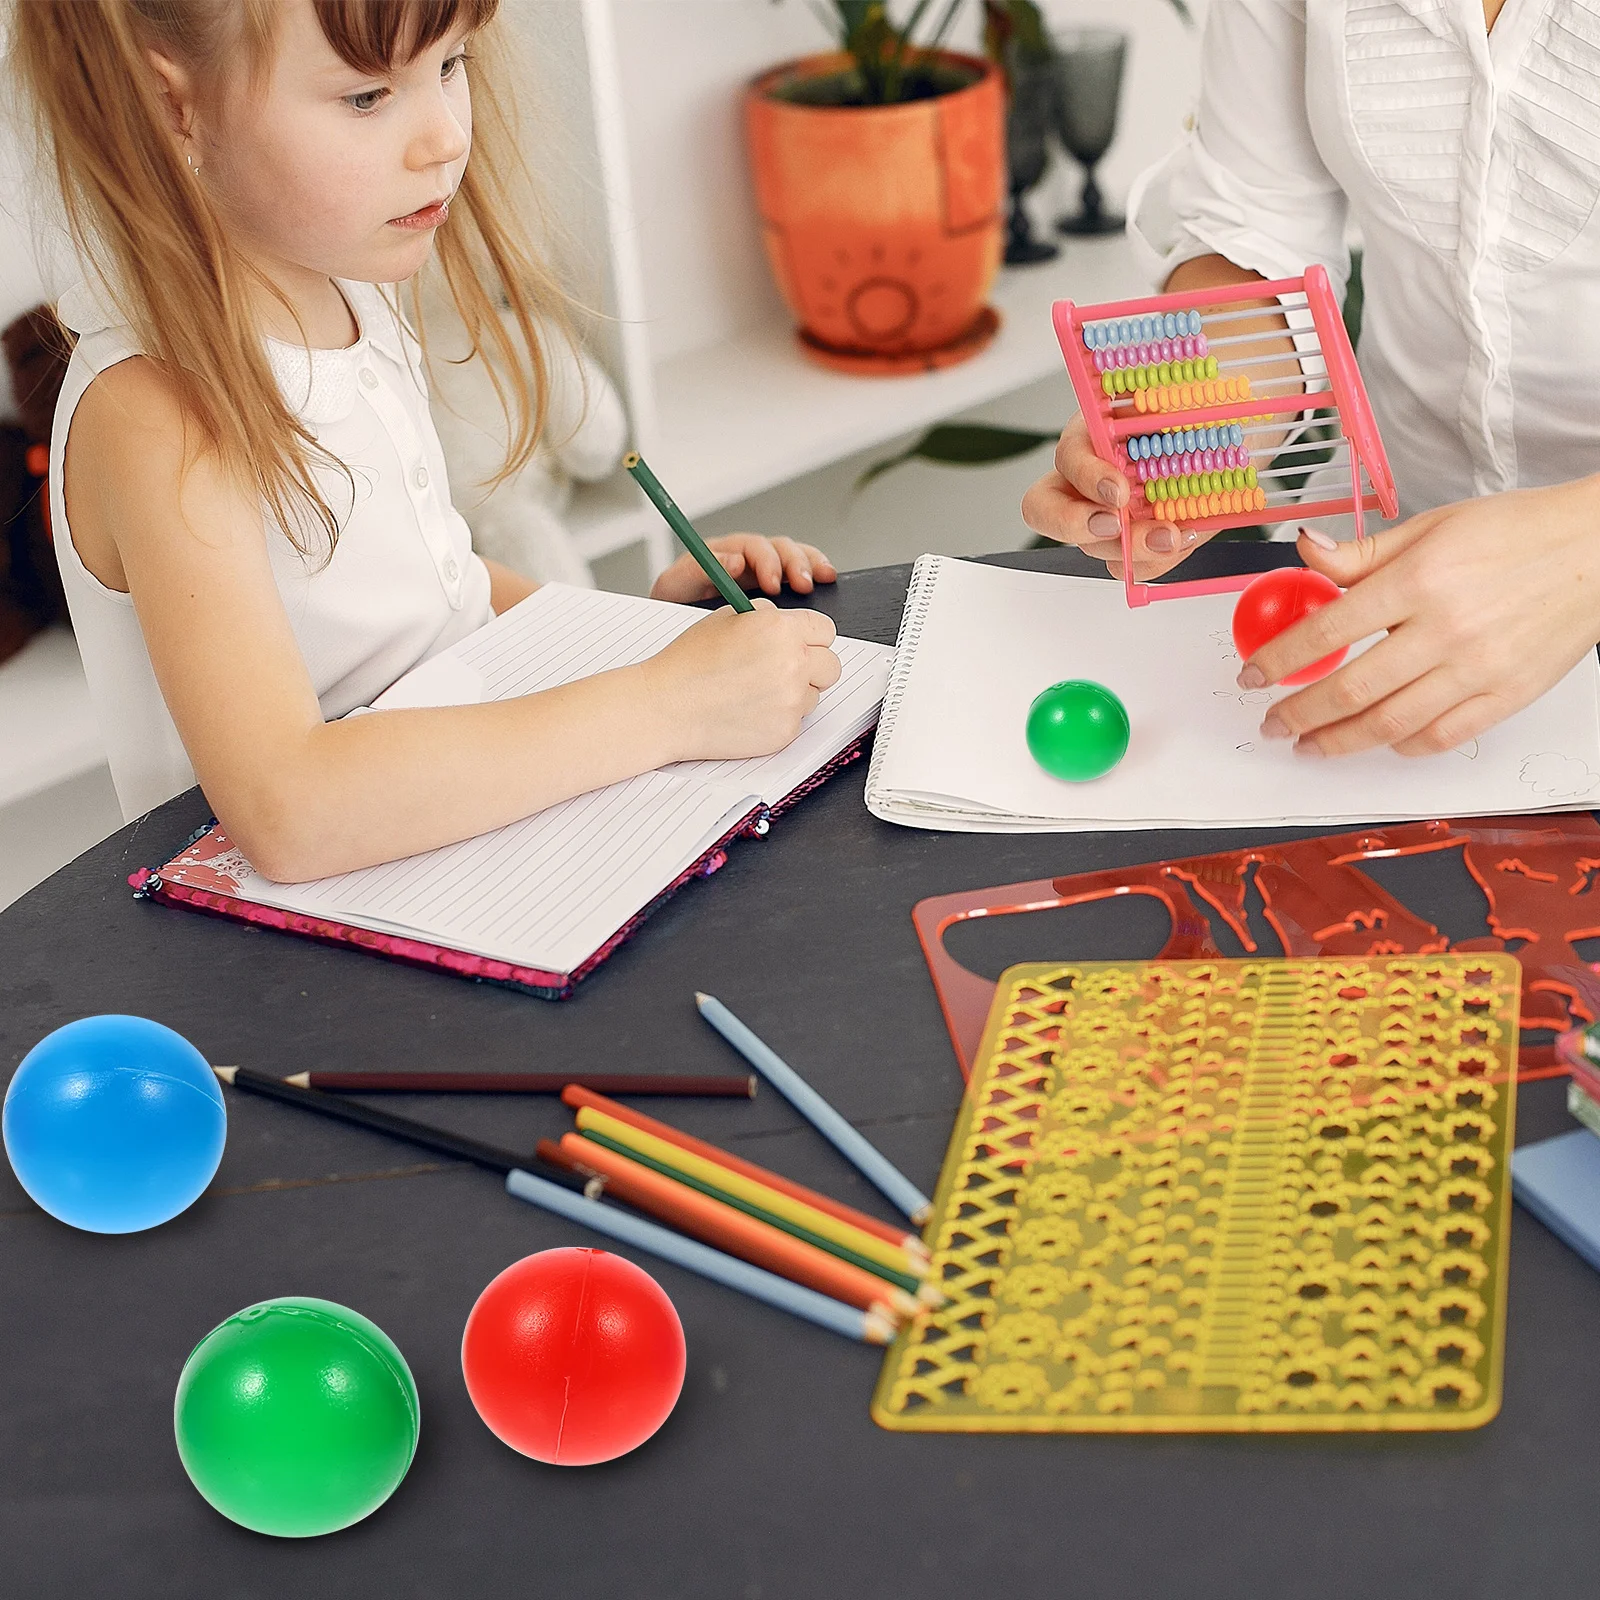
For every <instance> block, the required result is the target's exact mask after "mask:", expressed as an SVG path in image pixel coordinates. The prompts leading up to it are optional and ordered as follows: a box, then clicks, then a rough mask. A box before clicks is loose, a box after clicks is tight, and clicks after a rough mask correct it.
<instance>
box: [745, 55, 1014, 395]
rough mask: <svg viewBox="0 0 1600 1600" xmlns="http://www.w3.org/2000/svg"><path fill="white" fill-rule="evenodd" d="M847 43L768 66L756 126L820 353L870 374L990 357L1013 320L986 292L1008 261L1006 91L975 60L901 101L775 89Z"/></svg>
mask: <svg viewBox="0 0 1600 1600" xmlns="http://www.w3.org/2000/svg"><path fill="white" fill-rule="evenodd" d="M849 59H850V58H849V57H848V56H845V55H842V54H840V55H826V56H811V57H807V58H806V59H804V60H801V61H791V62H787V63H785V64H784V65H783V66H780V67H775V68H773V69H772V70H771V71H770V72H766V73H763V74H762V75H761V76H760V77H759V78H757V79H756V80H755V82H754V83H753V84H751V85H750V88H749V90H748V91H747V93H746V96H745V126H746V131H747V133H748V136H749V143H750V161H751V167H752V170H753V173H754V177H755V186H756V196H757V200H758V203H759V206H760V210H761V221H762V231H763V235H764V238H765V242H766V248H767V259H768V260H769V261H770V262H771V263H772V272H773V276H774V277H775V278H776V279H777V282H778V289H779V291H780V293H781V294H782V295H783V298H784V300H785V301H786V302H787V303H788V306H789V309H790V311H791V312H792V313H793V314H794V318H795V321H796V322H798V323H799V325H800V327H799V338H800V341H801V344H802V346H803V347H804V348H805V349H806V351H807V353H808V354H810V355H812V356H813V357H815V358H816V359H818V360H820V361H823V362H825V363H826V364H827V365H830V366H836V367H844V368H846V369H848V370H852V371H864V372H906V371H922V370H925V369H927V368H931V367H939V366H947V365H949V364H951V363H952V362H955V361H961V360H965V359H966V358H967V357H968V356H971V355H975V354H976V353H977V352H978V351H979V350H981V349H982V348H983V347H984V346H985V345H986V344H987V343H988V342H989V340H990V339H991V338H993V337H994V334H995V331H996V330H997V329H998V327H999V325H1000V319H999V315H998V313H996V312H995V311H994V310H992V309H991V308H989V307H988V306H987V305H986V304H985V301H986V298H987V296H988V293H989V288H990V286H991V284H992V283H993V282H994V275H995V271H996V269H997V267H998V266H999V262H1000V252H1001V245H1002V238H1001V233H1002V223H1003V218H1004V195H1005V184H1006V176H1005V171H1006V159H1005V90H1004V85H1003V82H1002V79H1001V76H1000V74H999V73H998V72H997V71H996V70H995V69H994V67H993V66H991V65H990V64H989V63H988V62H986V61H983V60H981V59H979V58H977V57H975V56H962V55H953V54H942V55H941V56H940V57H939V60H940V61H941V62H942V63H944V64H946V65H949V66H953V67H956V68H965V69H968V70H970V71H972V72H974V73H975V74H976V77H975V81H973V82H972V83H970V84H969V85H967V86H966V87H964V88H959V89H955V90H953V91H951V92H950V93H947V94H941V95H937V96H934V97H932V98H929V99H924V100H913V101H909V102H906V103H904V104H900V105H886V106H817V105H799V104H794V103H792V102H790V101H787V100H781V99H778V98H776V97H775V96H774V95H773V93H772V90H773V87H774V86H775V85H777V84H779V83H782V82H785V81H792V80H793V79H794V78H795V77H796V76H800V77H813V76H824V75H827V74H830V73H835V72H838V71H839V70H840V69H841V68H842V67H844V66H846V65H848V63H849Z"/></svg>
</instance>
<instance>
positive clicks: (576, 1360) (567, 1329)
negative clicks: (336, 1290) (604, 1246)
mask: <svg viewBox="0 0 1600 1600" xmlns="http://www.w3.org/2000/svg"><path fill="white" fill-rule="evenodd" d="M685 1359H686V1357H685V1350H684V1343H683V1324H682V1323H681V1322H679V1320H678V1313H677V1311H676V1310H675V1309H674V1308H673V1304H672V1302H671V1301H670V1300H669V1299H668V1298H667V1294H666V1291H665V1290H664V1289H663V1288H662V1287H661V1285H660V1284H658V1283H657V1282H656V1281H655V1279H654V1278H652V1277H651V1276H650V1274H649V1273H648V1272H644V1271H642V1270H641V1269H640V1268H638V1267H636V1266H634V1264H633V1263H632V1262H631V1261H625V1260H623V1258H622V1257H621V1256H614V1255H612V1254H611V1253H610V1252H609V1251H606V1250H580V1249H565V1250H542V1251H540V1253H539V1254H538V1255H534V1256H525V1257H524V1258H523V1259H522V1260H521V1261H518V1262H516V1263H514V1264H513V1265H511V1266H509V1267H507V1268H506V1270H505V1271H504V1272H502V1273H501V1274H500V1276H499V1277H498V1278H496V1279H495V1280H494V1281H493V1282H492V1283H491V1284H490V1285H489V1287H488V1288H487V1289H485V1290H484V1291H483V1293H482V1294H481V1295H479V1296H478V1301H477V1304H476V1305H474V1306H473V1308H472V1314H471V1315H470V1316H469V1317H468V1318H467V1328H466V1332H465V1333H464V1334H463V1335H462V1338H461V1371H462V1374H463V1375H464V1376H465V1378H466V1380H467V1393H468V1394H469V1395H470V1396H471V1398H472V1403H473V1405H474V1406H475V1407H476V1408H477V1411H478V1415H479V1416H480V1417H482V1418H483V1420H484V1422H485V1423H486V1424H487V1425H488V1428H489V1431H490V1432H491V1433H493V1434H494V1435H496V1437H498V1438H500V1439H502V1440H503V1441H504V1442H505V1443H506V1444H508V1445H510V1446H511V1448H512V1449H513V1450H520V1451H521V1452H522V1454H523V1455H525V1456H532V1457H533V1458H534V1460H536V1461H547V1462H549V1463H550V1464H551V1465H552V1466H562V1467H586V1466H591V1465H593V1464H594V1463H595V1462H597V1461H610V1460H611V1459H612V1458H613V1457H615V1456H620V1455H626V1454H627V1453H628V1451H630V1450H632V1449H634V1448H635V1447H636V1446H638V1445H641V1444H643V1443H644V1441H645V1440H646V1439H648V1438H649V1437H650V1435H651V1434H653V1433H654V1432H655V1431H656V1429H657V1428H659V1427H660V1426H661V1424H662V1423H663V1422H665V1421H666V1420H667V1418H668V1416H670V1415H671V1412H672V1408H673V1406H674V1405H676V1404H677V1401H678V1395H679V1393H680V1392H681V1391H682V1389H683V1374H684V1366H685Z"/></svg>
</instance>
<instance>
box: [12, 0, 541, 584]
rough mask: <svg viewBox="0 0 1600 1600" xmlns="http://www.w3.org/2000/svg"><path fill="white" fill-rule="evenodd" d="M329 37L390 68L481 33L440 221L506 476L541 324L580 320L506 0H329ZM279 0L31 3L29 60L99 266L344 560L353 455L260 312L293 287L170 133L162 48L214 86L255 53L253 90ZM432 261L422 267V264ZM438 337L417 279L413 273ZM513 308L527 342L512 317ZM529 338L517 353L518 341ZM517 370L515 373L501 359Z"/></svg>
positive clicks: (287, 520) (442, 248)
mask: <svg viewBox="0 0 1600 1600" xmlns="http://www.w3.org/2000/svg"><path fill="white" fill-rule="evenodd" d="M313 5H314V9H315V12H316V16H317V20H318V22H319V24H320V25H321V28H322V31H323V34H324V35H325V36H326V38H327V40H328V43H329V44H330V45H331V46H332V47H333V49H334V51H335V52H336V53H337V54H338V55H339V57H340V58H341V59H342V60H344V61H345V62H347V63H348V64H349V65H350V66H351V67H352V68H354V69H355V70H356V71H358V72H363V73H371V74H373V75H379V74H382V73H384V72H386V71H389V70H392V69H393V68H394V67H395V66H396V65H403V64H404V63H405V62H406V61H409V60H411V59H413V58H414V57H415V56H416V55H417V54H419V53H420V52H421V51H423V50H425V49H427V48H428V47H429V46H430V45H432V44H434V43H436V42H437V41H438V40H439V39H441V38H443V37H444V36H445V35H446V34H448V33H449V32H451V31H452V30H453V29H454V28H455V26H456V25H457V22H458V20H459V21H461V22H464V23H466V24H467V25H468V26H469V27H471V28H472V29H474V30H475V31H474V34H473V37H472V58H473V60H472V66H471V69H470V70H471V76H472V110H473V134H472V153H471V156H470V157H469V159H468V162H467V167H466V172H465V174H464V176H463V177H462V180H461V184H460V187H459V189H458V190H457V192H456V195H455V197H454V199H453V200H452V201H451V204H450V216H449V219H448V220H447V221H446V223H445V224H444V226H443V227H441V228H440V229H439V230H438V232H437V233H436V234H435V235H434V248H435V254H436V256H437V267H438V270H439V272H440V273H441V275H442V277H443V280H444V282H445V284H446V285H447V286H448V289H449V292H450V297H451V299H452V300H453V301H454V303H455V308H456V311H457V312H458V314H459V315H460V317H461V320H462V322H463V324H464V325H465V327H466V330H467V333H468V335H469V336H470V338H471V341H472V350H473V355H475V356H477V355H482V354H484V353H491V354H492V355H493V356H494V357H495V358H496V359H494V360H490V361H486V362H485V366H486V367H487V369H488V371H489V374H490V377H491V380H492V381H493V383H494V387H495V391H496V393H497V394H498V395H499V397H500V402H501V405H502V406H503V407H504V409H505V413H506V425H507V441H508V442H507V451H506V460H505V462H504V464H503V466H502V468H501V470H500V474H499V476H498V477H497V478H496V479H495V480H494V481H495V482H496V483H498V482H499V481H500V480H501V479H502V478H504V477H506V476H508V475H510V474H511V473H513V472H515V471H517V470H518V469H519V468H520V467H522V466H523V465H524V464H525V463H526V462H527V460H528V458H529V457H530V456H531V455H532V453H533V450H534V447H535V445H536V444H537V443H538V438H539V433H540V430H541V428H542V427H543V424H544V419H545V413H546V408H547V396H548V391H549V382H548V373H547V368H546V364H545V358H544V355H543V352H542V348H541V344H540V339H539V333H538V328H539V324H540V323H541V322H547V323H549V322H553V323H555V324H556V325H557V326H560V327H564V326H565V322H564V318H563V317H562V315H561V312H562V309H563V305H564V299H563V296H562V295H561V293H560V291H559V289H558V288H557V286H556V284H555V282H554V280H553V278H552V277H551V275H550V273H549V271H548V270H547V269H546V268H545V267H544V266H543V264H542V263H541V261H540V259H539V256H538V253H537V251H536V250H535V249H534V248H533V246H532V244H531V242H530V239H529V236H528V232H527V219H528V217H529V214H530V213H529V207H530V205H531V203H532V188H531V184H530V183H529V182H528V175H527V171H526V168H525V166H524V164H523V162H522V159H521V156H520V154H519V149H518V136H517V121H516V115H515V108H514V101H513V99H512V96H511V94H510V86H509V81H508V73H507V70H506V69H507V65H508V53H507V49H506V46H505V44H504V41H502V40H501V39H500V38H499V36H498V35H499V25H498V24H496V23H495V20H494V18H495V12H496V10H497V8H498V0H313ZM278 10H279V8H278V6H277V4H276V3H275V0H48V3H46V0H19V3H18V4H17V5H16V6H15V7H14V8H13V12H12V15H13V19H14V20H13V26H12V30H11V31H12V56H13V64H14V71H15V73H16V76H17V79H18V82H19V84H20V87H21V89H22V91H23V94H24V97H25V99H26V101H27V102H28V104H29V106H30V107H31V111H32V116H33V123H34V131H35V133H36V134H37V136H38V141H39V148H40V149H41V151H43V152H45V153H46V155H47V158H48V160H50V161H53V164H54V168H55V175H56V179H57V182H58V184H59V187H60V192H61V197H62V200H63V202H64V205H65V211H66V220H67V225H68V228H69V229H70V231H71V234H72V238H73V242H74V244H75V245H76V246H77V249H78V253H79V255H80V257H81V258H82V260H83V262H84V263H85V265H86V266H87V267H88V268H89V270H91V271H92V272H93V273H94V274H95V275H96V276H97V277H98V278H99V279H100V280H101V282H102V284H103V286H104V289H105V291H106V293H107V294H108V295H109V296H110V298H111V300H112V302H113V303H114V304H115V305H116V306H117V308H118V310H119V311H120V313H121V314H122V316H123V317H124V318H125V320H126V321H127V323H128V325H129V326H130V327H131V328H132V329H133V330H134V333H135V335H136V336H137V338H138V339H139V341H140V343H141V345H142V347H143V350H144V352H145V353H146V354H147V355H148V356H150V357H152V358H153V359H155V360H156V361H158V362H160V363H161V365H162V367H163V369H164V371H165V373H166V375H167V377H168V379H169V381H170V382H171V383H172V384H173V386H174V388H175V391H176V393H177V396H178V399H179V401H180V403H181V405H182V409H183V412H184V415H185V419H186V422H187V423H188V424H189V425H190V426H192V427H193V428H194V429H195V430H196V432H197V434H198V440H191V449H194V448H202V447H203V448H209V449H210V450H212V451H214V452H215V454H216V456H217V457H218V459H219V460H220V461H221V462H222V463H223V464H224V466H225V467H226V468H227V469H228V470H229V471H230V472H231V473H232V474H233V475H234V477H235V478H236V480H237V481H238V482H240V483H241V484H242V485H245V486H253V487H254V488H255V489H257V490H258V491H259V493H260V495H261V496H262V498H263V500H264V501H265V502H266V505H267V508H268V511H269V512H270V513H271V515H272V516H273V518H274V520H275V521H276V522H277V523H278V525H279V526H280V527H281V528H283V529H284V531H285V533H286V534H287V535H288V537H289V538H290V539H291V541H292V542H293V543H294V544H295V546H296V548H297V549H299V550H300V551H301V553H302V554H304V555H310V554H311V553H312V550H311V544H312V539H311V538H310V537H308V528H309V530H314V529H315V528H316V527H317V525H318V524H320V526H321V528H322V530H323V531H324V532H325V534H326V537H327V545H326V554H327V556H328V557H331V555H332V551H333V545H334V543H335V542H336V541H337V538H338V533H339V528H338V523H337V520H336V518H335V516H334V513H333V511H332V509H331V508H330V506H329V504H328V501H327V499H326V498H325V496H324V495H323V494H322V492H321V490H320V489H319V488H318V486H317V483H316V480H315V478H314V477H313V474H312V465H313V461H314V460H316V461H320V462H322V463H324V464H332V465H335V466H337V465H338V463H337V462H334V461H333V459H332V458H331V457H329V456H328V455H327V453H326V452H325V451H322V450H321V449H319V447H318V446H317V445H316V441H315V440H314V439H313V438H312V436H311V435H310V433H309V432H308V431H307V430H306V429H305V427H304V426H303V425H302V424H301V423H300V421H299V420H298V418H297V417H296V416H295V415H294V413H293V412H292V411H291V410H290V409H289V407H288V405H287V404H286V403H285V401H284V398H283V395H282V393H281V392H280V390H279V388H278V384H277V381H276V379H275V378H274V376H273V373H272V368H271V366H270V365H269V363H268V360H267V355H266V351H265V348H264V346H263V343H262V337H261V329H260V327H259V325H258V322H257V318H256V316H255V315H254V312H253V310H252V307H253V304H254V300H253V296H252V293H251V287H252V284H253V285H254V286H255V287H257V288H258V289H263V290H265V291H266V292H268V293H272V294H274V295H276V297H277V298H278V299H279V300H280V302H282V303H283V304H284V306H285V308H286V309H288V310H290V312H291V314H292V310H293V308H292V307H290V306H289V305H288V302H287V301H286V300H284V298H283V296H282V295H281V294H279V293H278V292H277V290H276V289H274V288H273V286H272V285H271V284H269V283H266V282H265V280H264V279H263V278H262V277H261V275H260V274H259V273H258V272H256V271H255V270H254V269H253V268H252V267H251V266H250V264H249V263H248V262H247V261H246V260H245V259H244V258H243V257H241V256H240V254H239V253H238V252H237V251H236V250H235V249H233V248H232V246H231V245H230V244H229V241H228V238H227V236H226V233H225V232H224V229H223V226H222V223H221V221H220V220H219V218H218V215H217V213H216V211H215V209H214V208H213V206H212V205H211V203H210V201H209V200H208V198H207V195H206V190H205V186H204V184H203V183H202V182H200V181H198V180H197V177H196V175H195V173H194V172H192V171H190V169H189V167H188V165H187V163H186V161H185V159H184V157H183V156H182V155H181V154H180V153H179V150H178V148H177V145H176V143H175V141H174V139H173V135H172V129H171V126H170V122H169V119H168V117H167V114H166V111H165V109H164V106H163V103H162V95H161V92H160V86H159V84H158V82H157V80H156V77H155V73H154V71H153V69H152V68H151V67H150V64H149V62H148V60H147V58H146V56H145V51H146V50H147V49H154V50H156V51H158V52H159V53H161V54H162V55H164V56H167V57H168V58H169V59H171V60H173V61H175V62H177V63H179V64H180V65H181V66H183V67H184V68H186V69H187V70H188V71H189V72H190V73H191V75H192V76H193V77H194V80H195V82H196V84H197V86H198V87H199V89H200V91H201V92H202V93H203V94H208V93H209V94H214V93H215V92H216V91H217V89H218V87H219V86H220V84H221V83H222V81H223V78H224V75H225V74H226V73H228V72H232V71H236V70H238V64H239V63H241V62H242V63H243V65H244V67H245V69H246V70H247V71H248V72H249V74H250V75H251V83H252V85H255V84H259V83H260V81H261V79H262V76H263V74H264V73H265V71H266V69H267V68H268V67H269V66H270V64H271V60H272V51H273V48H274V30H275V27H276V22H277V15H276V14H277V13H278ZM421 276H422V275H421V274H418V278H420V277H421ZM409 299H410V315H411V318H412V323H413V327H414V331H415V332H416V333H417V335H418V337H419V339H420V340H421V341H422V344H423V349H424V352H426V348H427V344H426V332H425V329H424V326H423V319H422V303H421V299H420V294H419V288H418V279H413V280H412V282H411V284H410V286H409ZM501 301H503V302H504V303H506V304H508V305H509V306H510V309H511V312H512V314H513V315H512V320H513V321H514V322H515V324H516V328H517V334H518V337H516V338H513V337H512V335H511V334H510V333H509V332H508V331H507V329H506V326H505V324H504V323H503V322H502V320H501V317H500V315H499V313H498V304H499V303H500V302H501ZM519 346H520V348H518V347H519ZM497 367H499V368H500V369H501V371H503V372H504V373H506V374H509V375H510V376H509V378H508V379H506V380H505V381H502V379H501V377H500V375H499V373H497V371H496V368H497Z"/></svg>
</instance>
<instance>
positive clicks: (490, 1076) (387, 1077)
mask: <svg viewBox="0 0 1600 1600" xmlns="http://www.w3.org/2000/svg"><path fill="white" fill-rule="evenodd" d="M283 1081H284V1082H285V1083H297V1084H299V1085H300V1087H301V1088H303V1089H333V1090H337V1091H339V1092H340V1093H343V1094H388V1093H396V1094H560V1093H561V1091H562V1090H563V1089H565V1088H566V1087H567V1086H568V1085H569V1084H578V1085H580V1086H581V1087H583V1088H585V1089H593V1090H598V1091H599V1092H600V1093H601V1094H663V1095H704V1096H711V1095H718V1096H725V1097H727V1098H730V1099H738V1100H754V1099H755V1097H756V1084H757V1082H758V1081H759V1080H758V1079H757V1077H756V1075H755V1074H754V1073H753V1072H744V1073H740V1072H734V1073H726V1072H719V1073H711V1074H705V1075H702V1076H700V1077H693V1076H687V1075H682V1074H679V1075H677V1076H669V1075H666V1074H663V1075H661V1076H659V1077H652V1076H651V1075H650V1074H649V1073H644V1072H323V1071H311V1072H291V1073H290V1074H289V1075H288V1076H287V1077H286V1078H285V1079H284V1080H283Z"/></svg>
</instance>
